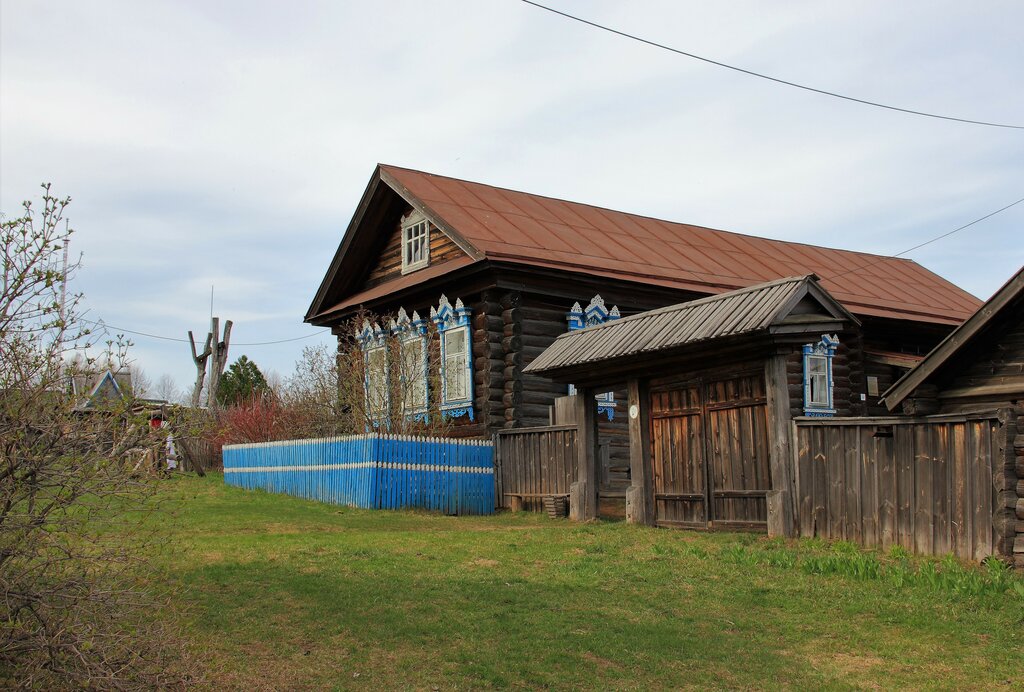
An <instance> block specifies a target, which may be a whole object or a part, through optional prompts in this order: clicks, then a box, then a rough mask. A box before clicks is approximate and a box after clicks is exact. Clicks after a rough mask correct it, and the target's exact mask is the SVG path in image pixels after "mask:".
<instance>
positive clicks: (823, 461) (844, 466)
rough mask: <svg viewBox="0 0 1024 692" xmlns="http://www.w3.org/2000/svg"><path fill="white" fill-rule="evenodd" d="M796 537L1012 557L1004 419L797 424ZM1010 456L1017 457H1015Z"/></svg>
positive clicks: (960, 417) (978, 556) (961, 417)
mask: <svg viewBox="0 0 1024 692" xmlns="http://www.w3.org/2000/svg"><path fill="white" fill-rule="evenodd" d="M794 427H795V434H794V440H795V441H796V445H795V461H796V469H795V471H796V478H795V492H796V506H795V509H796V522H795V523H796V531H797V533H798V535H800V536H804V537H811V536H820V537H824V538H829V539H834V540H848V541H854V542H857V543H860V544H862V545H866V546H872V547H880V548H883V549H888V548H890V547H891V546H894V545H900V546H903V547H904V548H906V549H907V550H909V551H912V552H916V553H921V554H927V555H942V554H945V553H954V554H955V555H957V556H958V557H961V558H964V559H967V560H980V559H982V558H984V557H987V556H989V555H992V554H994V553H997V552H1005V546H1003V545H1002V544H1001V541H1000V540H999V536H998V535H997V533H996V530H995V529H996V525H997V524H998V523H999V520H1000V517H1001V513H1002V512H1004V508H1002V506H1001V500H1000V497H1001V495H1000V492H999V489H998V488H997V484H996V483H994V482H993V481H994V478H995V477H996V475H997V474H999V473H1000V472H1001V469H1002V467H1003V466H1004V465H1005V463H1006V462H1005V459H1004V458H1003V457H1004V456H1006V452H1005V450H1006V449H1007V441H1006V440H1005V439H1004V438H1005V437H1006V435H1007V430H1006V428H1005V427H1004V426H1002V425H1001V423H1000V420H999V418H998V415H997V414H995V413H992V414H979V415H977V416H973V417H972V416H969V415H955V416H933V417H929V418H927V419H901V418H834V419H821V420H800V421H796V422H794ZM1010 453H1011V454H1012V451H1011V452H1010Z"/></svg>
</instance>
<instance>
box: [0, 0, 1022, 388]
mask: <svg viewBox="0 0 1024 692" xmlns="http://www.w3.org/2000/svg"><path fill="white" fill-rule="evenodd" d="M550 5H551V6H552V7H555V8H558V9H560V10H563V11H566V12H569V13H573V14H577V15H579V16H582V17H585V18H587V19H590V20H592V21H595V22H598V23H601V24H606V25H608V26H611V27H614V28H616V29H619V30H621V31H624V32H628V33H633V34H636V35H638V36H641V37H644V38H646V39H649V40H652V41H656V42H659V43H663V44H666V45H668V46H671V47H674V48H678V49H680V50H684V51H687V52H691V53H696V54H698V55H701V56H705V57H708V58H711V59H714V60H717V61H720V62H726V63H729V64H733V65H737V66H740V67H743V68H746V69H750V70H754V71H758V72H763V73H767V74H770V75H772V76H775V77H779V78H782V79H786V80H789V81H794V82H799V83H801V84H806V85H809V86H813V87H817V88H820V89H825V90H829V91H835V92H839V93H842V94H846V95H849V96H853V97H857V98H861V99H866V100H871V101H877V102H881V103H886V104H889V105H894V106H898V107H902V108H908V109H914V110H921V111H927V112H930V113H937V114H942V115H948V116H953V117H959V118H967V119H975V120H983V121H990V122H998V123H1008V124H1015V125H1024V41H1021V40H1020V27H1021V26H1024V4H1022V3H1020V2H1015V1H1008V2H997V1H993V2H983V3H961V2H936V1H934V0H929V1H927V2H915V1H910V2H899V3H893V2H857V3H822V2H820V1H813V2H796V1H787V2H776V3H763V2H757V1H750V2H742V1H737V2H728V3H709V2H705V1H700V2H681V1H671V2H663V1H654V0H631V1H630V2H628V3H622V2H601V1H587V2H582V1H575V0H550ZM378 162H382V163H390V164H394V165H400V166H406V167H410V168H416V169H420V170H426V171H429V172H433V173H438V174H442V175H448V176H452V177H458V178H464V179H469V180H474V181H478V182H483V183H487V184H491V185H497V186H501V187H507V188H512V189H517V190H524V191H527V192H532V193H537V194H543V195H548V196H552V197H558V198H563V199H569V200H573V201H577V202H584V203H589V204H595V205H599V206H603V207H609V208H612V209H618V210H622V211H627V212H632V213H638V214H644V215H648V216H654V217H659V218H663V219H668V220H671V221H679V222H685V223H692V224H699V225H704V226H709V227H712V228H720V229H727V230H732V231H737V232H743V233H749V234H753V235H760V236H764V237H770V238H779V239H783V240H793V241H801V242H810V243H815V244H820V245H827V246H831V247H841V248H846V249H851V250H859V251H865V252H874V253H880V254H897V253H900V252H903V251H904V250H907V249H908V248H911V247H913V246H915V245H918V244H919V243H922V242H925V241H927V240H930V239H932V238H935V237H937V236H939V235H942V234H943V233H947V232H949V231H951V230H953V229H955V228H958V227H960V226H962V225H964V224H966V223H969V222H971V221H973V220H975V219H977V218H979V217H982V216H984V215H986V214H988V213H990V212H993V211H995V210H996V209H999V208H1001V207H1004V206H1006V205H1008V204H1010V203H1012V202H1014V201H1016V200H1018V199H1021V198H1022V197H1024V130H1020V129H1006V128H994V127H985V126H979V125H971V124H965V123H958V122H951V121H944V120H939V119H932V118H925V117H921V116H915V115H909V114H904V113H897V112H894V111H890V110H883V109H878V108H872V107H868V106H864V105H861V104H857V103H852V102H849V101H843V100H839V99H834V98H830V97H826V96H822V95H820V94H814V93H809V92H806V91H800V90H796V89H793V88H790V87H786V86H782V85H779V84H776V83H772V82H768V81H765V80H760V79H755V78H752V77H750V76H748V75H744V74H739V73H736V72H732V71H729V70H725V69H723V68H720V67H716V66H713V65H709V64H706V63H703V62H699V61H695V60H692V59H690V58H686V57H683V56H680V55H677V54H674V53H670V52H667V51H664V50H660V49H657V48H654V47H651V46H648V45H644V44H641V43H638V42H636V41H631V40H628V39H626V38H623V37H620V36H616V35H613V34H609V33H607V32H603V31H599V30H596V29H594V28H591V27H588V26H584V25H582V24H579V23H576V22H571V21H569V20H566V19H564V18H561V17H558V16H555V15H553V14H551V13H548V12H545V11H543V10H540V9H537V8H535V7H531V6H529V5H527V4H525V3H523V2H520V1H518V0H477V1H472V0H461V1H453V0H436V1H433V2H429V3H427V2H387V1H385V0H375V1H373V2H371V1H365V2H364V1H349V2H304V1H301V0H294V1H290V2H266V1H247V2H226V1H225V2H185V1H182V0H174V1H172V2H160V1H151V2H140V1H137V0H135V1H128V2H112V1H107V0H91V1H90V2H75V1H70V0H50V1H48V2H36V1H34V0H3V2H2V3H0V211H2V212H4V213H5V214H7V215H8V217H10V216H12V215H14V214H17V213H18V212H19V211H20V203H21V201H22V200H24V199H38V197H39V191H40V190H39V185H40V183H42V182H50V183H52V184H53V190H54V191H55V192H56V193H57V194H58V195H59V196H64V195H70V196H71V197H72V199H73V202H72V204H71V206H70V207H69V209H68V216H69V218H70V219H71V225H72V227H73V228H74V229H75V231H76V232H75V234H74V237H73V241H72V245H71V249H72V254H73V255H75V256H78V255H81V257H82V260H83V267H82V270H81V271H80V272H79V274H78V276H77V277H76V279H75V282H74V284H73V286H72V289H73V290H77V291H81V292H83V293H84V294H85V299H84V307H85V308H86V310H87V314H86V317H87V318H88V319H96V320H103V321H105V322H106V323H107V324H109V325H112V326H113V327H118V328H121V329H127V330H132V331H135V332H144V333H147V334H152V335H157V336H162V337H167V338H165V339H157V338H152V337H148V336H141V335H133V334H129V335H128V336H129V337H130V338H131V339H132V341H133V342H134V346H133V347H132V356H133V358H135V359H136V361H137V364H138V365H139V366H140V367H141V368H142V369H143V370H144V371H145V372H146V374H147V375H148V376H149V377H150V378H151V379H152V380H153V381H157V380H158V379H159V378H160V377H161V376H162V375H164V374H167V375H170V376H171V377H173V378H174V379H175V381H176V382H177V383H178V385H179V386H180V387H181V388H185V387H187V386H189V385H190V383H191V382H192V381H193V380H194V377H195V368H194V366H193V364H192V359H191V355H190V352H189V346H188V344H187V342H181V341H173V340H169V339H186V334H187V331H188V330H193V331H194V332H196V333H197V334H200V335H202V336H205V334H206V332H207V330H208V328H209V318H210V302H211V301H210V297H211V287H213V288H212V290H213V311H214V314H216V315H218V316H220V317H221V318H222V320H223V319H231V320H233V321H234V325H235V326H234V330H233V332H232V346H231V352H230V357H229V360H232V361H233V360H234V359H235V358H237V357H238V356H239V355H241V354H243V353H244V354H246V355H248V356H249V358H250V359H252V360H253V361H255V362H256V363H257V364H258V365H259V366H260V367H261V368H262V369H263V370H264V371H268V372H276V373H278V374H280V375H282V376H287V375H288V374H290V373H291V372H292V370H293V368H294V363H295V361H296V360H297V359H298V358H299V356H300V355H301V351H302V348H303V347H304V346H311V345H316V344H318V343H329V342H330V341H331V337H330V335H329V334H325V333H324V332H322V330H318V329H316V328H313V327H310V326H309V325H305V324H303V322H302V318H303V315H304V314H305V312H306V309H307V308H308V306H309V304H310V302H311V300H312V298H313V294H314V293H315V291H316V289H317V287H318V286H319V284H320V281H321V279H322V278H323V275H324V273H325V272H326V270H327V267H328V264H329V262H330V260H331V258H332V256H333V254H334V251H335V249H336V248H337V246H338V244H339V243H340V242H341V239H342V235H343V234H344V231H345V228H346V227H347V225H348V222H349V220H350V219H351V216H352V213H353V211H354V208H355V206H356V204H357V203H358V201H359V197H360V195H361V194H362V192H363V190H364V188H365V186H366V183H367V181H368V180H369V178H370V175H371V173H372V172H373V169H374V166H375V165H376V164H377V163H378ZM906 256H907V257H909V258H911V259H913V260H915V261H917V262H918V263H920V264H922V265H924V266H925V267H927V268H929V269H931V270H932V271H935V272H936V273H938V274H940V275H942V276H943V277H945V278H947V279H949V280H950V281H952V282H954V283H956V284H958V285H959V286H961V287H963V288H964V289H966V290H967V291H969V292H971V293H973V294H974V295H976V296H978V297H980V298H982V299H985V298H988V297H989V296H990V295H991V294H992V293H993V292H994V291H995V290H997V289H998V288H999V286H1001V285H1002V284H1003V283H1004V282H1005V281H1006V280H1007V279H1008V278H1009V277H1010V276H1011V275H1012V274H1013V273H1014V272H1015V271H1016V270H1017V269H1018V268H1020V266H1021V265H1022V264H1024V203H1022V204H1019V205H1017V206H1015V207H1013V208H1012V209H1009V210H1007V211H1004V212H1002V213H1001V214H998V215H996V216H994V217H992V218H990V219H987V220H985V221H983V222H981V223H978V224H976V225H974V226H972V227H970V228H969V229H967V230H965V231H963V232H960V233H957V234H955V235H953V236H950V237H948V238H945V239H942V240H939V241H937V242H935V243H932V244H930V245H927V246H926V247H923V248H920V249H918V250H915V251H913V252H910V253H908V254H907V255H906ZM112 333H119V332H118V331H117V330H116V329H113V330H112ZM283 339H295V340H292V341H288V342H285V343H280V344H275V345H244V344H256V343H260V342H267V341H277V340H283Z"/></svg>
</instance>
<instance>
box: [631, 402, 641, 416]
mask: <svg viewBox="0 0 1024 692" xmlns="http://www.w3.org/2000/svg"><path fill="white" fill-rule="evenodd" d="M639 415H640V407H639V406H637V405H636V404H633V405H632V406H630V407H629V417H630V418H636V417H637V416H639Z"/></svg>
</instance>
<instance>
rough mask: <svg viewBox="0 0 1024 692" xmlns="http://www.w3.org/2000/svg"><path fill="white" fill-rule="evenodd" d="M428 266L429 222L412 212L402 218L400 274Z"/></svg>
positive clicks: (419, 214)
mask: <svg viewBox="0 0 1024 692" xmlns="http://www.w3.org/2000/svg"><path fill="white" fill-rule="evenodd" d="M428 264H430V222H428V221H427V219H426V217H424V216H423V214H421V213H420V212H419V211H416V210H413V211H411V212H409V214H408V215H406V216H405V217H403V218H402V273H403V274H405V273H407V272H411V271H416V270H417V269H422V268H423V267H425V266H427V265H428Z"/></svg>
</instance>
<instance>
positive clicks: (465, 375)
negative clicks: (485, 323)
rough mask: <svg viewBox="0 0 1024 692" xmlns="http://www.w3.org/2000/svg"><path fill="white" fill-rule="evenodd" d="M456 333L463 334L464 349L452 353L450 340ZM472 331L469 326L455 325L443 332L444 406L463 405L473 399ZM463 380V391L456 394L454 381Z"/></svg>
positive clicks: (442, 376)
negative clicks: (449, 348) (449, 345)
mask: <svg viewBox="0 0 1024 692" xmlns="http://www.w3.org/2000/svg"><path fill="white" fill-rule="evenodd" d="M456 334H459V335H461V336H462V340H463V341H462V343H463V350H462V352H460V353H452V352H451V351H449V350H448V341H449V339H451V338H452V337H454V336H455V335H456ZM470 337H471V334H470V331H469V327H453V328H452V329H446V330H445V331H443V332H441V352H442V354H441V355H442V359H441V368H442V374H441V382H442V383H443V385H444V387H443V390H444V391H443V393H442V397H441V398H442V400H443V403H442V408H444V407H445V406H456V405H458V406H461V405H465V404H466V403H467V402H471V401H472V397H473V390H472V387H471V382H472V378H473V372H472V365H471V361H470V348H471V344H470ZM459 380H461V382H462V392H460V393H459V394H456V393H455V392H453V391H452V389H454V388H453V387H452V386H451V384H452V382H458V381H459Z"/></svg>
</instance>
